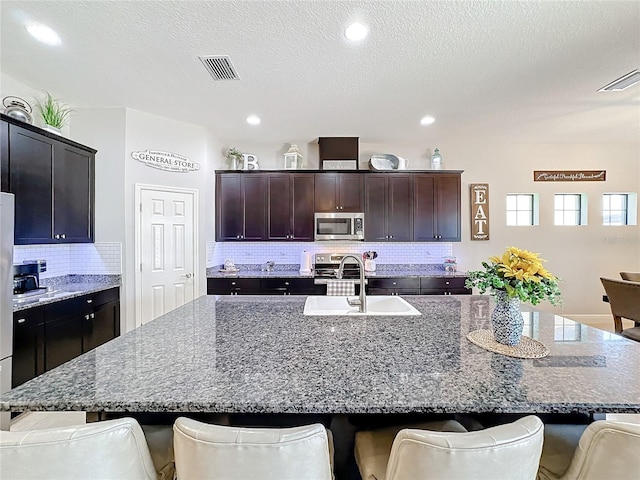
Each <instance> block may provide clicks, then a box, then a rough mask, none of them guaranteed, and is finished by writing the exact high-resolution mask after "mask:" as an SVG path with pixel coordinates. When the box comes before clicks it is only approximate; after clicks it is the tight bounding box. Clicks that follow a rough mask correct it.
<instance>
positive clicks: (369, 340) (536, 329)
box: [0, 295, 640, 414]
mask: <svg viewBox="0 0 640 480" xmlns="http://www.w3.org/2000/svg"><path fill="white" fill-rule="evenodd" d="M405 299H407V300H408V301H409V302H410V303H411V304H412V305H414V306H415V307H416V308H417V309H418V310H419V311H420V312H421V315H420V316H414V317H408V316H407V317H392V316H377V317H376V316H370V317H334V316H326V317H309V316H304V315H303V313H302V312H303V307H304V303H305V297H304V296H244V297H243V296H224V297H218V296H202V297H200V298H197V299H195V300H193V301H192V302H189V303H188V304H186V305H184V306H182V307H180V308H178V309H176V310H173V311H172V312H169V313H167V314H166V315H163V316H162V317H160V318H157V319H156V320H153V321H152V322H149V323H147V324H145V325H143V326H142V327H140V328H137V329H136V330H133V331H131V332H128V333H127V334H125V335H123V336H121V337H118V338H116V339H114V340H112V341H110V342H108V343H106V344H104V345H102V346H100V347H98V348H97V349H95V350H92V351H90V352H88V353H86V354H84V355H82V356H80V357H77V358H75V359H73V360H71V361H70V362H68V363H66V364H63V365H61V366H60V367H58V368H55V369H53V370H51V371H49V372H47V373H45V374H43V375H41V376H39V377H37V378H35V379H33V380H30V381H29V382H27V383H25V384H23V385H21V386H20V387H17V388H15V389H13V390H11V391H10V392H7V393H5V394H2V396H1V397H0V410H11V411H23V410H87V411H113V412H125V411H130V412H150V411H155V412H162V411H173V412H220V413H222V412H246V413H249V412H256V413H347V414H348V413H393V412H396V413H402V412H514V413H523V412H531V413H544V412H559V413H568V412H575V411H582V412H626V413H632V412H635V413H640V377H639V376H638V375H636V374H635V373H634V372H636V373H637V371H638V365H640V344H638V343H637V342H633V341H631V340H627V339H624V338H622V337H620V336H618V335H613V334H609V333H607V332H604V331H601V330H597V329H594V328H590V327H588V326H585V325H580V324H579V323H576V322H573V321H571V320H568V319H565V318H562V317H559V316H555V315H552V314H546V313H541V312H536V311H530V312H527V313H525V333H527V334H528V335H530V336H532V337H534V338H536V339H538V340H539V341H541V342H542V343H544V344H545V345H547V346H548V347H549V349H550V351H551V353H550V355H549V356H548V357H545V358H542V359H537V360H532V359H528V360H521V359H516V358H511V357H507V356H503V355H500V354H496V353H491V352H489V351H486V350H484V349H482V348H480V347H478V346H476V345H474V344H472V343H470V342H469V341H468V340H467V339H466V334H467V333H468V332H470V331H473V330H476V329H480V328H488V327H489V314H490V310H491V305H492V304H491V303H490V297H487V296H479V295H461V296H411V297H405Z"/></svg>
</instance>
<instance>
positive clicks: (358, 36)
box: [344, 22, 369, 42]
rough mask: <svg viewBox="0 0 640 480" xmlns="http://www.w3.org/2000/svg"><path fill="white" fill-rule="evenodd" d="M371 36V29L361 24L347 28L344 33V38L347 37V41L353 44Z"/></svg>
mask: <svg viewBox="0 0 640 480" xmlns="http://www.w3.org/2000/svg"><path fill="white" fill-rule="evenodd" d="M368 34H369V29H368V28H367V27H366V26H364V25H363V24H361V23H358V22H356V23H352V24H351V25H349V26H348V27H347V29H346V30H345V31H344V36H345V37H347V40H351V41H353V42H357V41H359V40H362V39H363V38H365V37H366V36H367V35H368Z"/></svg>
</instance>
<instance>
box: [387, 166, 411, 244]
mask: <svg viewBox="0 0 640 480" xmlns="http://www.w3.org/2000/svg"><path fill="white" fill-rule="evenodd" d="M387 181H388V183H389V187H388V198H387V215H386V217H387V235H388V238H387V241H391V242H410V241H411V240H412V239H413V195H412V192H413V177H412V176H411V175H400V174H390V175H389V177H388V179H387Z"/></svg>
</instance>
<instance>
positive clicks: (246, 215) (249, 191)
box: [216, 173, 266, 242]
mask: <svg viewBox="0 0 640 480" xmlns="http://www.w3.org/2000/svg"><path fill="white" fill-rule="evenodd" d="M265 185H266V181H265V176H264V175H262V174H260V173H256V174H241V173H220V174H217V175H216V241H218V242H228V241H243V240H244V241H247V240H250V241H256V240H265V239H266V229H265V218H266V206H265V205H266V188H265Z"/></svg>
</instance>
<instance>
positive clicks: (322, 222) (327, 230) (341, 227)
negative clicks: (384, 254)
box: [314, 212, 364, 240]
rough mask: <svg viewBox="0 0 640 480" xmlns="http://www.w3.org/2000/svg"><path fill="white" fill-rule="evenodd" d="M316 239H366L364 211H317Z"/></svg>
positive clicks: (315, 217) (315, 223)
mask: <svg viewBox="0 0 640 480" xmlns="http://www.w3.org/2000/svg"><path fill="white" fill-rule="evenodd" d="M314 227H315V228H314V239H315V240H364V213H349V212H340V213H316V214H315V215H314Z"/></svg>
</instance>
